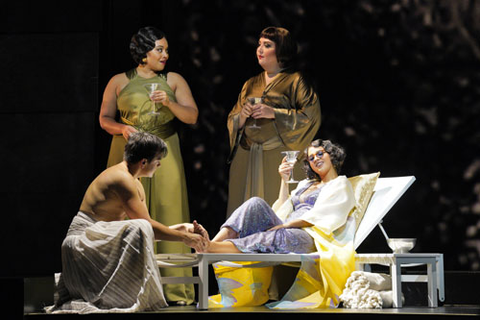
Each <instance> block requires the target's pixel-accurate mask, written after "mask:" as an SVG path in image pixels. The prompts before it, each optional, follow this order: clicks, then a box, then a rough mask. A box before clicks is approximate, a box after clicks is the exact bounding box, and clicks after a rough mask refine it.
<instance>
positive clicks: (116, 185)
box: [99, 163, 136, 193]
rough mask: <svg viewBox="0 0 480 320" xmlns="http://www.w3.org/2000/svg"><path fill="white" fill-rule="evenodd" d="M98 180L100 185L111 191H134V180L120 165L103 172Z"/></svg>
mask: <svg viewBox="0 0 480 320" xmlns="http://www.w3.org/2000/svg"><path fill="white" fill-rule="evenodd" d="M99 178H100V179H99V180H100V181H99V182H100V183H102V184H105V186H106V187H108V188H109V189H112V190H116V191H121V192H122V193H123V192H132V191H134V190H136V179H135V178H134V177H133V176H132V175H131V174H130V173H129V172H128V171H127V170H125V169H124V168H123V166H122V164H121V163H119V164H117V165H114V166H112V167H110V168H108V169H106V170H105V171H103V172H102V174H101V175H100V176H99Z"/></svg>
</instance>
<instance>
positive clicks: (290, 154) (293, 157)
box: [282, 151, 300, 183]
mask: <svg viewBox="0 0 480 320" xmlns="http://www.w3.org/2000/svg"><path fill="white" fill-rule="evenodd" d="M299 152H300V151H282V154H284V155H285V156H286V157H287V159H286V160H287V163H289V164H291V166H292V172H291V173H290V179H289V180H288V181H287V183H297V182H298V181H295V180H293V166H294V165H295V162H297V156H298V154H299Z"/></svg>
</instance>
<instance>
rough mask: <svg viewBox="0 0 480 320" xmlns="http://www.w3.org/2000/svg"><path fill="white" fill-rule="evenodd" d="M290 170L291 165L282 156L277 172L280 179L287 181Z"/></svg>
mask: <svg viewBox="0 0 480 320" xmlns="http://www.w3.org/2000/svg"><path fill="white" fill-rule="evenodd" d="M292 171H293V165H292V164H291V163H288V162H287V157H284V158H283V159H282V163H280V166H279V167H278V173H279V174H280V177H282V180H283V181H288V179H290V175H291V173H292Z"/></svg>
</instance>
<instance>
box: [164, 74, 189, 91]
mask: <svg viewBox="0 0 480 320" xmlns="http://www.w3.org/2000/svg"><path fill="white" fill-rule="evenodd" d="M167 83H168V85H169V86H170V87H171V88H172V89H173V90H174V91H175V89H176V88H179V87H185V86H188V84H187V81H186V80H185V78H184V77H182V75H181V74H179V73H176V72H169V73H167Z"/></svg>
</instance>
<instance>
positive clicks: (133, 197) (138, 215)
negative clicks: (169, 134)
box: [117, 179, 207, 251]
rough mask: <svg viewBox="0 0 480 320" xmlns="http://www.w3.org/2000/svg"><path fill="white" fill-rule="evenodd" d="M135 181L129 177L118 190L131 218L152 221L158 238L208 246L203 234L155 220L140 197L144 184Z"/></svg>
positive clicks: (190, 245) (202, 248)
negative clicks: (140, 190)
mask: <svg viewBox="0 0 480 320" xmlns="http://www.w3.org/2000/svg"><path fill="white" fill-rule="evenodd" d="M134 182H135V183H132V181H131V180H130V181H129V180H127V179H124V180H122V182H121V183H120V184H119V186H118V191H117V193H118V194H119V197H120V199H121V202H122V205H123V207H124V209H125V212H126V214H127V216H128V217H129V218H130V219H145V220H147V221H148V222H150V224H151V225H152V227H153V232H154V234H155V239H157V240H165V241H181V242H183V243H185V244H186V245H187V246H189V247H192V248H194V249H195V250H199V251H200V250H204V248H205V247H206V246H207V240H206V239H204V238H203V237H202V236H201V235H199V234H195V233H190V232H183V231H180V230H176V229H174V228H169V227H167V226H165V225H163V224H161V223H160V222H158V221H155V220H153V219H152V218H151V217H150V215H149V214H148V209H147V207H146V206H145V203H144V202H143V201H142V200H141V198H140V194H139V189H138V188H141V187H142V186H141V184H140V182H139V181H135V179H134Z"/></svg>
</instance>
